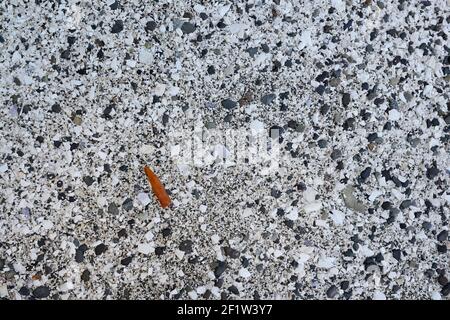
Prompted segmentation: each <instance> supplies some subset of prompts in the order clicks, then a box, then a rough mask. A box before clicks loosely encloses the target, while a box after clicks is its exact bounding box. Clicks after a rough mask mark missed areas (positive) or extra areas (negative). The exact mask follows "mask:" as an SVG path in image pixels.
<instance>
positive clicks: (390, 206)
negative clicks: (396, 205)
mask: <svg viewBox="0 0 450 320" xmlns="http://www.w3.org/2000/svg"><path fill="white" fill-rule="evenodd" d="M381 208H383V210H389V209H391V208H392V203H390V202H389V201H385V202H383V203H382V204H381Z"/></svg>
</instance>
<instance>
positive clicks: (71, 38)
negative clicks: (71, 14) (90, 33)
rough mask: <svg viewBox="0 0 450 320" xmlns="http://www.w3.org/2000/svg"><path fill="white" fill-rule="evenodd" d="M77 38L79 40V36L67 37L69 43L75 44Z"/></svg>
mask: <svg viewBox="0 0 450 320" xmlns="http://www.w3.org/2000/svg"><path fill="white" fill-rule="evenodd" d="M76 40H77V38H76V37H74V36H68V37H67V43H69V45H73V44H74V43H75V41H76Z"/></svg>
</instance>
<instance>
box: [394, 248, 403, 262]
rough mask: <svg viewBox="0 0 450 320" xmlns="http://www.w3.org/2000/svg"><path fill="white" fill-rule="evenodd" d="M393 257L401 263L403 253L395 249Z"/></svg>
mask: <svg viewBox="0 0 450 320" xmlns="http://www.w3.org/2000/svg"><path fill="white" fill-rule="evenodd" d="M392 256H393V257H394V259H395V260H397V261H400V260H401V258H402V251H401V250H399V249H393V250H392Z"/></svg>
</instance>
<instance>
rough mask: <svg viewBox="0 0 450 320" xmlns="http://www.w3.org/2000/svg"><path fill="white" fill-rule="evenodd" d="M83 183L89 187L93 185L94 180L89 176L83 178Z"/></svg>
mask: <svg viewBox="0 0 450 320" xmlns="http://www.w3.org/2000/svg"><path fill="white" fill-rule="evenodd" d="M83 182H84V183H86V185H87V186H88V187H89V186H91V185H92V184H93V183H94V179H92V177H90V176H85V177H83Z"/></svg>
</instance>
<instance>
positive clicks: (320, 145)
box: [317, 139, 328, 149]
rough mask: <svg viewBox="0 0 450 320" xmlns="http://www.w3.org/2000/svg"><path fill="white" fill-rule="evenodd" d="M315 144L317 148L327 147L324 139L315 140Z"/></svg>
mask: <svg viewBox="0 0 450 320" xmlns="http://www.w3.org/2000/svg"><path fill="white" fill-rule="evenodd" d="M317 145H318V146H319V148H322V149H323V148H326V147H327V145H328V142H327V140H325V139H320V140H318V141H317Z"/></svg>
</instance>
